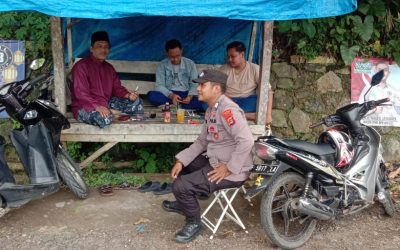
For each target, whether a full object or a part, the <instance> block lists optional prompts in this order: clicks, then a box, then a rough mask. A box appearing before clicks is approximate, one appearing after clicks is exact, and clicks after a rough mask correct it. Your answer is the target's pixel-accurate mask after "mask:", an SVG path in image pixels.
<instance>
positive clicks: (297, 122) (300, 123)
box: [289, 107, 310, 133]
mask: <svg viewBox="0 0 400 250" xmlns="http://www.w3.org/2000/svg"><path fill="white" fill-rule="evenodd" d="M289 119H290V122H291V123H292V125H293V129H294V131H295V132H296V133H308V132H310V129H309V127H308V126H309V125H310V117H309V116H308V115H307V114H306V113H304V112H303V111H302V110H301V109H299V108H297V107H295V108H294V109H293V110H292V112H290V114H289Z"/></svg>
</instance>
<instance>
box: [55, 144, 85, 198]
mask: <svg viewBox="0 0 400 250" xmlns="http://www.w3.org/2000/svg"><path fill="white" fill-rule="evenodd" d="M56 160H57V171H58V174H59V175H60V177H61V180H62V181H63V182H64V183H65V184H66V185H67V186H68V187H69V188H70V189H71V191H72V193H74V194H75V196H76V197H78V198H79V199H85V198H86V197H87V196H88V195H89V189H88V187H87V185H86V183H85V181H84V180H83V177H82V171H81V169H80V167H79V166H78V165H77V164H76V163H75V162H74V161H73V160H72V159H71V157H70V156H69V155H68V154H67V152H65V150H64V149H62V148H60V150H59V151H58V154H57V158H56Z"/></svg>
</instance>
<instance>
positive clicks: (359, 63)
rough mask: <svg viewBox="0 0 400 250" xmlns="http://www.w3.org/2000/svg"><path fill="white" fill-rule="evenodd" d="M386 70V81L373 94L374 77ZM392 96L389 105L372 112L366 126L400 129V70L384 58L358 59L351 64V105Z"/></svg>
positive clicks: (365, 120)
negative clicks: (395, 127)
mask: <svg viewBox="0 0 400 250" xmlns="http://www.w3.org/2000/svg"><path fill="white" fill-rule="evenodd" d="M380 70H384V77H383V79H382V81H381V82H380V83H379V84H378V85H377V86H374V87H372V88H371V89H370V90H369V91H368V89H369V87H370V86H371V85H370V82H371V78H372V76H373V75H374V74H375V73H377V72H379V71H380ZM386 97H389V98H390V101H389V102H387V103H385V105H386V106H381V107H377V108H376V109H375V110H373V111H371V113H370V114H368V115H367V116H366V117H365V118H364V119H363V120H362V123H363V124H366V125H372V126H397V127H399V126H400V67H399V65H397V64H396V63H395V62H393V61H390V60H388V59H384V58H370V59H363V58H355V59H354V61H353V63H352V64H351V102H358V103H363V102H364V101H370V100H378V99H382V98H386Z"/></svg>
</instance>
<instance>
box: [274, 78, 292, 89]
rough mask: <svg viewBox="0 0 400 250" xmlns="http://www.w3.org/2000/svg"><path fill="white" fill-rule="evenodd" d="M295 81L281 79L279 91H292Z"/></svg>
mask: <svg viewBox="0 0 400 250" xmlns="http://www.w3.org/2000/svg"><path fill="white" fill-rule="evenodd" d="M293 85H294V83H293V80H292V79H290V78H279V80H278V85H277V86H276V87H277V88H278V89H292V88H293Z"/></svg>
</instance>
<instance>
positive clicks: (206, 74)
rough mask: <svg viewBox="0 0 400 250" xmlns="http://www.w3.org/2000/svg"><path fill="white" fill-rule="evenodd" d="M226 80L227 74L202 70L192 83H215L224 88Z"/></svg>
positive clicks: (212, 70) (213, 70)
mask: <svg viewBox="0 0 400 250" xmlns="http://www.w3.org/2000/svg"><path fill="white" fill-rule="evenodd" d="M227 80H228V75H227V74H225V73H223V72H221V71H218V70H215V69H206V70H203V71H202V72H201V73H200V75H199V78H197V79H194V80H193V82H197V83H205V82H215V83H219V84H221V85H224V86H226V81H227Z"/></svg>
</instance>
